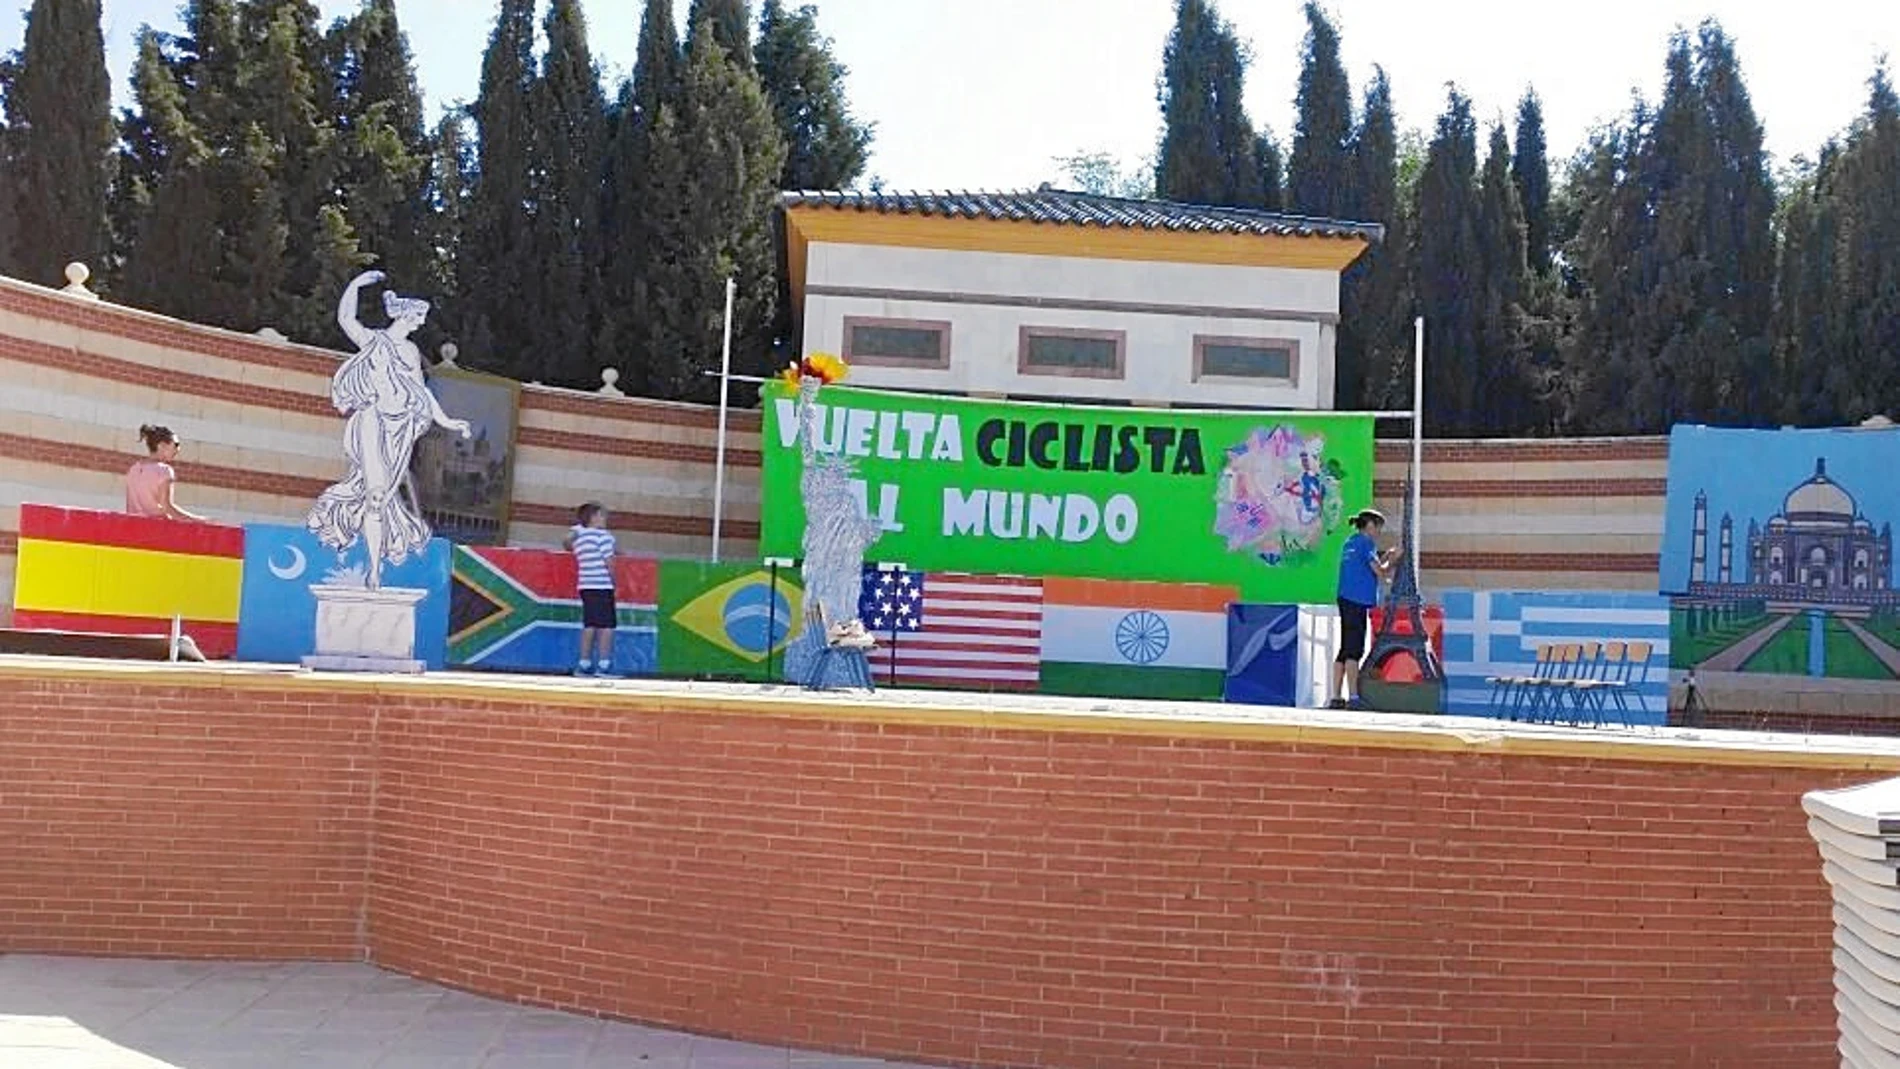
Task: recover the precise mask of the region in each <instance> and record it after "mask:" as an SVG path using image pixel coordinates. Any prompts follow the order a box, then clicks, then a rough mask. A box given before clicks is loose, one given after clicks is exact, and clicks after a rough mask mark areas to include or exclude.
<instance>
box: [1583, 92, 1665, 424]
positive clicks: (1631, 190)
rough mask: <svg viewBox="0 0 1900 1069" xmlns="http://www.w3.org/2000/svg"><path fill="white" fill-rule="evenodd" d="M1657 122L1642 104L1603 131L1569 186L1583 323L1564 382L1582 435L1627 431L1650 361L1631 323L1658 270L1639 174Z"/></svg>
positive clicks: (1652, 230)
mask: <svg viewBox="0 0 1900 1069" xmlns="http://www.w3.org/2000/svg"><path fill="white" fill-rule="evenodd" d="M1653 122H1654V116H1653V115H1652V114H1651V112H1650V111H1649V109H1648V108H1647V106H1645V105H1643V104H1641V103H1639V104H1637V105H1636V106H1635V108H1633V109H1632V113H1631V116H1630V118H1629V119H1628V120H1627V121H1626V122H1624V123H1621V124H1617V125H1613V126H1611V127H1608V128H1606V129H1604V130H1600V131H1598V132H1597V133H1596V134H1595V135H1594V136H1593V137H1592V139H1591V141H1590V143H1589V145H1587V146H1586V147H1585V148H1584V150H1583V151H1581V152H1579V153H1578V155H1577V159H1576V160H1575V161H1574V163H1573V164H1572V166H1571V170H1570V175H1569V177H1568V179H1567V180H1566V181H1565V184H1564V185H1565V190H1566V198H1567V200H1569V201H1570V202H1571V209H1570V210H1571V211H1572V212H1573V213H1574V214H1575V216H1576V220H1577V221H1576V225H1575V227H1574V237H1573V238H1572V239H1571V241H1570V242H1569V243H1568V244H1567V245H1566V247H1565V249H1564V262H1565V273H1566V278H1565V286H1566V288H1567V289H1568V290H1569V291H1570V292H1571V293H1572V295H1573V297H1574V299H1575V300H1576V302H1577V322H1576V328H1575V330H1574V331H1573V332H1572V333H1571V335H1570V336H1569V337H1568V338H1567V339H1566V340H1565V344H1564V355H1563V365H1564V376H1563V379H1562V384H1563V386H1564V388H1565V390H1566V393H1567V400H1566V403H1565V406H1564V407H1565V409H1566V412H1567V420H1566V422H1567V423H1568V424H1569V426H1570V427H1571V429H1573V430H1576V431H1579V432H1583V433H1593V434H1614V433H1627V432H1628V429H1629V426H1630V422H1629V417H1628V409H1627V403H1628V399H1629V397H1630V395H1631V394H1632V392H1633V391H1634V390H1635V388H1636V384H1637V382H1638V381H1639V379H1640V378H1642V377H1643V376H1645V375H1647V374H1648V372H1649V369H1650V366H1651V361H1650V354H1649V353H1647V352H1645V351H1643V349H1642V348H1641V346H1640V344H1639V343H1638V342H1636V340H1635V338H1634V331H1633V329H1632V324H1633V323H1634V322H1635V318H1636V315H1637V308H1638V297H1639V290H1640V289H1641V288H1642V287H1643V285H1645V284H1646V280H1647V279H1648V278H1649V277H1650V276H1652V275H1653V274H1654V271H1655V263H1654V260H1653V259H1652V258H1651V257H1649V256H1647V255H1645V254H1643V253H1642V248H1643V246H1644V245H1645V244H1646V243H1647V242H1649V241H1650V239H1651V235H1652V234H1653V232H1654V229H1655V226H1654V220H1653V218H1652V217H1651V216H1650V214H1649V208H1648V204H1649V198H1648V195H1647V191H1646V189H1645V188H1644V183H1643V182H1642V181H1640V180H1639V177H1638V171H1637V169H1638V167H1639V164H1640V162H1641V160H1640V154H1641V151H1642V144H1643V141H1644V139H1645V138H1646V137H1647V136H1648V133H1649V128H1650V126H1651V125H1652V124H1653Z"/></svg>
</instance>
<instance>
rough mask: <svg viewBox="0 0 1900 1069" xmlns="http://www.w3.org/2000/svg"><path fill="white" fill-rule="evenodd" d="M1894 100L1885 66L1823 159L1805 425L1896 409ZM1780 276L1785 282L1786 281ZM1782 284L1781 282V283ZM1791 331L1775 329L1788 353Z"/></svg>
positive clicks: (1808, 281)
mask: <svg viewBox="0 0 1900 1069" xmlns="http://www.w3.org/2000/svg"><path fill="white" fill-rule="evenodd" d="M1897 182H1900V98H1897V97H1896V94H1895V92H1894V89H1893V85H1892V82H1891V81H1890V79H1889V76H1888V74H1887V71H1886V69H1885V67H1884V66H1882V67H1880V68H1878V69H1876V70H1875V72H1874V75H1873V77H1872V78H1871V79H1869V82H1868V101H1867V111H1866V113H1865V114H1864V115H1863V116H1862V117H1861V118H1860V119H1859V120H1858V121H1857V122H1856V123H1855V124H1854V126H1853V128H1852V129H1851V130H1850V131H1849V132H1848V134H1847V136H1846V138H1845V140H1844V141H1843V142H1842V143H1841V144H1840V145H1839V146H1838V147H1834V148H1831V149H1830V150H1829V151H1827V152H1825V153H1824V154H1823V157H1822V164H1821V167H1820V169H1819V171H1818V173H1817V176H1816V179H1815V183H1814V185H1815V190H1814V195H1813V199H1814V205H1813V209H1812V215H1813V218H1812V220H1811V222H1810V225H1809V228H1808V240H1809V242H1810V243H1811V244H1812V245H1813V246H1814V247H1813V249H1812V251H1811V252H1810V253H1809V258H1810V259H1811V260H1813V261H1814V266H1811V267H1810V268H1808V270H1807V273H1806V274H1807V277H1805V278H1804V279H1803V280H1802V281H1803V285H1802V287H1801V290H1800V304H1799V305H1798V309H1799V311H1801V312H1803V313H1805V314H1803V315H1802V316H1801V317H1800V318H1799V319H1798V320H1796V325H1797V326H1798V327H1799V328H1800V329H1799V333H1798V334H1796V337H1797V339H1798V340H1799V342H1800V347H1799V349H1798V350H1797V356H1798V362H1797V363H1796V365H1795V366H1794V367H1793V368H1791V369H1790V371H1791V375H1790V377H1791V378H1792V379H1793V381H1794V384H1795V385H1796V387H1797V388H1799V389H1801V390H1803V392H1804V393H1805V394H1807V395H1808V396H1810V397H1812V399H1813V401H1812V403H1811V405H1810V410H1809V412H1808V413H1807V415H1808V417H1809V419H1810V421H1825V422H1834V423H1858V422H1859V421H1861V420H1863V419H1865V418H1867V417H1868V416H1870V415H1875V414H1894V413H1896V412H1900V367H1896V366H1895V361H1894V354H1895V353H1896V352H1900V252H1896V249H1900V206H1897V205H1896V204H1895V198H1894V195H1893V191H1894V189H1895V188H1897V187H1896V183H1897ZM1785 273H1786V272H1785V269H1784V275H1785ZM1783 285H1784V287H1785V286H1786V283H1785V282H1784V284H1783ZM1789 333H1790V329H1789V327H1788V326H1784V327H1783V328H1782V335H1783V338H1784V341H1783V348H1784V351H1785V350H1786V348H1787V345H1788V343H1787V341H1786V340H1785V339H1786V338H1787V335H1788V334H1789Z"/></svg>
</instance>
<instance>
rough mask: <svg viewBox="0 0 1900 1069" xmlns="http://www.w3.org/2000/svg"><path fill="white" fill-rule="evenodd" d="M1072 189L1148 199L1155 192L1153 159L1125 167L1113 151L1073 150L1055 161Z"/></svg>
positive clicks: (1112, 195) (1101, 194)
mask: <svg viewBox="0 0 1900 1069" xmlns="http://www.w3.org/2000/svg"><path fill="white" fill-rule="evenodd" d="M1052 162H1053V163H1054V164H1055V165H1056V169H1057V170H1058V171H1059V172H1060V173H1061V175H1062V177H1063V180H1064V181H1065V182H1066V183H1067V184H1068V185H1069V186H1070V187H1071V188H1073V189H1079V190H1081V191H1082V192H1084V193H1092V194H1094V195H1096V196H1099V197H1122V198H1125V199H1128V200H1146V199H1149V198H1152V197H1153V196H1154V195H1155V178H1154V160H1153V159H1146V160H1143V161H1141V162H1140V163H1139V164H1137V165H1136V166H1134V167H1124V166H1123V165H1122V161H1121V160H1120V159H1119V158H1117V157H1116V156H1115V154H1114V153H1112V152H1099V151H1098V152H1073V153H1070V154H1069V155H1067V156H1057V157H1056V158H1055V159H1054V160H1053V161H1052Z"/></svg>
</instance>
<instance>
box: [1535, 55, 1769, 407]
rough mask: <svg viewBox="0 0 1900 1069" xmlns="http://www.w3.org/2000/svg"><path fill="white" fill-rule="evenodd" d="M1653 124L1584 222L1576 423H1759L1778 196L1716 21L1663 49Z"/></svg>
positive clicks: (1632, 145)
mask: <svg viewBox="0 0 1900 1069" xmlns="http://www.w3.org/2000/svg"><path fill="white" fill-rule="evenodd" d="M1665 71H1666V78H1665V84H1664V88H1663V96H1662V101H1661V103H1660V105H1659V106H1658V107H1657V109H1656V111H1655V113H1654V116H1653V118H1646V121H1643V122H1641V123H1639V124H1634V125H1633V127H1632V128H1631V129H1630V130H1629V131H1628V132H1627V133H1626V134H1625V135H1624V137H1623V138H1622V155H1621V158H1620V159H1617V160H1614V161H1613V162H1612V163H1611V167H1612V169H1613V170H1614V171H1615V173H1616V177H1615V179H1614V184H1615V187H1616V188H1615V192H1614V193H1613V194H1611V195H1610V196H1609V197H1607V198H1599V200H1598V203H1599V205H1600V206H1607V208H1608V210H1607V211H1606V212H1604V213H1603V217H1602V218H1599V219H1595V220H1589V219H1586V222H1585V224H1584V227H1583V229H1584V230H1585V231H1587V232H1589V233H1588V236H1587V238H1586V239H1584V240H1585V248H1584V249H1582V250H1580V251H1581V252H1582V254H1583V256H1584V258H1585V260H1586V261H1587V262H1588V263H1589V264H1590V267H1589V269H1588V271H1587V272H1586V275H1587V278H1588V281H1589V283H1590V289H1589V292H1588V294H1587V296H1586V299H1585V300H1584V302H1583V304H1582V307H1581V309H1580V322H1579V327H1578V330H1579V333H1580V335H1582V336H1583V338H1584V339H1585V341H1586V344H1582V345H1579V346H1577V347H1575V349H1574V350H1573V355H1574V356H1575V357H1576V358H1577V360H1576V362H1574V363H1573V364H1572V365H1571V366H1570V368H1569V372H1570V373H1571V374H1573V375H1578V376H1581V377H1584V378H1585V379H1587V380H1588V381H1586V382H1585V383H1584V385H1583V388H1582V390H1581V395H1580V402H1581V404H1580V412H1579V416H1580V418H1581V419H1582V420H1583V422H1584V423H1585V425H1586V426H1587V427H1588V428H1589V429H1592V430H1595V431H1598V432H1601V433H1656V432H1660V431H1663V430H1666V429H1667V428H1668V427H1669V426H1670V425H1671V424H1673V423H1676V422H1681V421H1688V422H1708V423H1758V422H1766V421H1769V420H1771V419H1772V415H1773V413H1774V412H1775V411H1776V410H1778V409H1779V408H1780V403H1779V401H1778V400H1776V399H1774V398H1773V397H1772V396H1771V390H1772V388H1773V387H1772V383H1773V380H1774V366H1773V364H1774V346H1773V340H1772V338H1771V336H1770V328H1771V323H1770V317H1771V316H1772V314H1773V308H1774V294H1773V286H1774V279H1775V274H1776V264H1775V244H1774V236H1773V229H1772V228H1773V222H1774V210H1775V209H1774V195H1773V191H1772V186H1771V184H1770V181H1769V177H1768V173H1767V166H1766V158H1765V155H1764V153H1763V150H1762V143H1761V141H1762V135H1761V124H1760V122H1759V121H1758V120H1757V119H1756V118H1755V114H1754V110H1753V108H1752V106H1751V105H1750V103H1749V99H1748V93H1747V90H1746V89H1745V88H1744V86H1743V84H1742V78H1741V71H1740V67H1739V64H1738V63H1737V61H1736V57H1735V52H1734V47H1733V45H1732V43H1731V42H1730V41H1729V40H1728V38H1727V36H1726V35H1724V34H1723V33H1722V30H1721V28H1720V27H1719V26H1717V25H1716V24H1715V23H1713V22H1709V23H1704V24H1703V26H1702V27H1701V28H1700V29H1699V30H1698V32H1697V34H1696V37H1695V39H1694V42H1693V44H1692V43H1691V40H1690V38H1689V36H1688V35H1687V34H1678V35H1676V37H1675V38H1674V39H1673V40H1672V41H1671V42H1670V48H1669V56H1668V60H1667V63H1666V66H1665Z"/></svg>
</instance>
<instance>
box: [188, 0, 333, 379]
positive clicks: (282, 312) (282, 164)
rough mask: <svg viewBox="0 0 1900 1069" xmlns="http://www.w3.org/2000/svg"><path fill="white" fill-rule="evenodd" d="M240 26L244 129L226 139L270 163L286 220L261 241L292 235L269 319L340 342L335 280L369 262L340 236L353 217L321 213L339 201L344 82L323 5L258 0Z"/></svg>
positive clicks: (296, 332)
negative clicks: (336, 72) (324, 29)
mask: <svg viewBox="0 0 1900 1069" xmlns="http://www.w3.org/2000/svg"><path fill="white" fill-rule="evenodd" d="M237 30H239V42H241V46H239V47H241V51H239V74H237V93H236V97H237V108H236V114H232V116H230V120H232V122H234V123H236V125H234V127H230V129H226V131H220V135H218V137H220V139H222V141H228V142H237V144H243V150H241V156H245V159H249V161H253V163H257V165H260V167H264V171H266V178H264V180H268V182H270V184H272V186H274V196H272V199H274V201H276V209H277V218H276V220H274V222H270V224H266V222H262V218H260V220H257V234H258V241H262V239H264V237H262V235H264V234H279V232H281V234H283V256H281V264H283V279H281V283H279V287H277V291H276V292H272V294H270V296H268V300H266V313H264V317H266V323H268V325H270V327H276V328H279V330H283V332H285V334H289V336H291V338H296V340H300V342H312V344H325V342H333V340H334V336H336V325H334V317H336V313H334V309H336V294H334V292H333V291H331V292H327V287H329V279H334V277H338V275H353V273H355V270H357V268H361V266H363V264H365V262H367V260H369V258H367V256H365V254H361V251H359V249H357V245H355V235H353V234H342V235H340V234H336V232H334V226H338V222H340V224H342V228H344V230H348V220H346V218H344V216H342V215H340V213H338V216H336V218H334V220H329V222H325V220H323V216H321V213H323V209H325V207H333V205H336V178H338V163H340V159H338V150H336V127H334V122H333V116H331V114H329V110H327V108H331V106H333V104H334V101H336V85H334V78H333V72H331V66H329V65H327V63H325V51H327V47H325V40H323V34H321V30H319V28H317V8H315V4H310V2H308V0H251V2H249V4H245V6H243V8H239V13H237ZM253 141H255V144H253ZM327 226H329V228H331V230H327Z"/></svg>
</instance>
